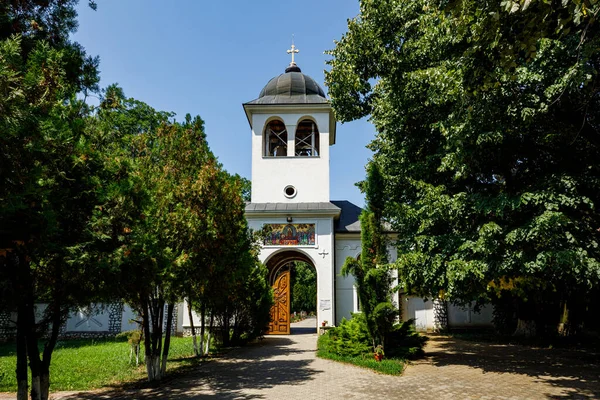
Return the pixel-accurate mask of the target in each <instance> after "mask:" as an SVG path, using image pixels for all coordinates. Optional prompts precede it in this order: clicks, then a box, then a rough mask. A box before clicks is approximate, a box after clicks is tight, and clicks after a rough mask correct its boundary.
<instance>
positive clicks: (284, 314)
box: [269, 270, 290, 335]
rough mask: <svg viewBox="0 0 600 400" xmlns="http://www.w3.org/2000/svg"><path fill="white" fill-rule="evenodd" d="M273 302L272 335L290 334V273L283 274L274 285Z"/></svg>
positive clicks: (270, 326) (270, 323)
mask: <svg viewBox="0 0 600 400" xmlns="http://www.w3.org/2000/svg"><path fill="white" fill-rule="evenodd" d="M273 300H274V301H275V304H274V305H273V307H271V321H270V322H269V334H270V335H289V334H290V271H289V270H288V271H284V272H282V273H281V274H280V275H279V276H278V277H277V279H275V283H274V284H273Z"/></svg>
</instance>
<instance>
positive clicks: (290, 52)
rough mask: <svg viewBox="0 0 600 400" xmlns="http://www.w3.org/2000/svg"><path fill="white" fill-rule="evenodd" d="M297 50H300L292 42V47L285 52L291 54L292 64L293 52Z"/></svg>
mask: <svg viewBox="0 0 600 400" xmlns="http://www.w3.org/2000/svg"><path fill="white" fill-rule="evenodd" d="M299 52H300V50H298V49H297V48H296V46H294V43H292V48H291V49H290V50H288V51H287V53H288V54H291V55H292V64H296V63H295V62H294V54H295V53H299Z"/></svg>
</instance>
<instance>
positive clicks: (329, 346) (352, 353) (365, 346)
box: [319, 313, 427, 363]
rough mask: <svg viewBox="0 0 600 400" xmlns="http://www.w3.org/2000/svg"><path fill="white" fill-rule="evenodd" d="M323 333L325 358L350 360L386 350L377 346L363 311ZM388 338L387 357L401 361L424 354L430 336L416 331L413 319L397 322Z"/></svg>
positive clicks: (321, 346)
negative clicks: (373, 342) (424, 335)
mask: <svg viewBox="0 0 600 400" xmlns="http://www.w3.org/2000/svg"><path fill="white" fill-rule="evenodd" d="M323 336H326V337H327V338H326V339H323V340H321V339H319V356H323V357H325V358H332V356H333V359H339V360H340V361H349V362H352V361H351V360H354V361H357V360H359V359H363V360H367V359H369V360H370V359H372V358H373V353H374V352H378V351H379V352H383V351H384V348H383V346H381V345H378V346H376V347H375V349H374V348H373V346H372V340H371V336H370V335H369V332H368V330H367V320H366V318H365V315H364V314H363V313H356V314H352V318H351V319H350V320H346V319H345V318H344V319H342V322H341V323H340V324H339V326H337V327H335V328H332V329H330V330H329V331H328V332H327V334H326V335H323ZM387 338H388V339H387V344H386V347H385V355H386V357H387V358H390V359H399V360H405V359H409V358H416V357H419V356H421V355H422V354H423V346H424V345H425V342H426V341H427V338H425V337H423V336H421V335H419V334H418V333H417V332H416V331H415V329H414V321H413V320H409V321H405V322H401V323H398V324H395V325H394V326H393V327H392V328H391V329H390V332H388V335H387ZM353 363H354V362H353Z"/></svg>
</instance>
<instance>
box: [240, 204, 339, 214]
mask: <svg viewBox="0 0 600 400" xmlns="http://www.w3.org/2000/svg"><path fill="white" fill-rule="evenodd" d="M299 210H301V211H308V212H310V211H331V212H332V213H337V212H339V211H340V208H339V207H337V206H336V205H334V204H332V203H330V202H319V203H246V212H250V213H252V212H261V211H267V212H278V211H299Z"/></svg>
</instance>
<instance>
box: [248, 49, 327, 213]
mask: <svg viewBox="0 0 600 400" xmlns="http://www.w3.org/2000/svg"><path fill="white" fill-rule="evenodd" d="M287 52H288V53H289V54H291V55H292V62H291V63H290V65H289V66H288V67H287V68H286V69H285V72H284V73H283V74H281V75H279V76H277V77H275V78H273V79H271V80H270V81H269V82H268V83H267V85H266V86H265V87H264V88H263V89H262V91H261V92H260V94H259V96H258V98H257V99H255V100H252V101H250V102H248V103H245V104H244V110H245V112H246V116H247V118H248V122H249V123H250V127H251V128H252V203H307V202H312V203H315V202H329V200H330V198H329V146H331V145H333V144H335V128H336V123H335V118H334V116H333V111H332V109H331V106H330V104H329V102H328V101H327V98H326V97H325V92H323V89H321V87H320V86H319V85H318V84H317V83H316V82H315V80H314V79H312V78H311V77H309V76H307V75H304V74H303V73H302V71H301V70H300V68H299V67H298V65H296V62H295V61H294V55H295V54H296V53H298V49H296V48H295V46H294V45H292V48H291V49H290V50H288V51H287Z"/></svg>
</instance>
